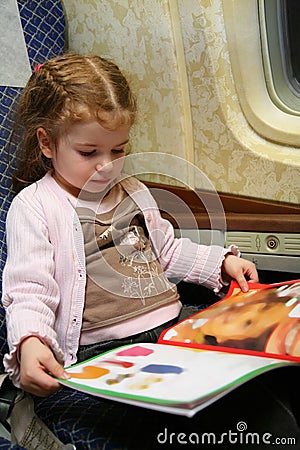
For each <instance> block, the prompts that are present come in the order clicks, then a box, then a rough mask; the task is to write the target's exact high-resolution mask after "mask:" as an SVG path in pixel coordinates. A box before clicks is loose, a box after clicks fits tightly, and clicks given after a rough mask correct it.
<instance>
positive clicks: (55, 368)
mask: <svg viewBox="0 0 300 450" xmlns="http://www.w3.org/2000/svg"><path fill="white" fill-rule="evenodd" d="M45 369H46V370H47V371H48V372H49V373H51V375H53V376H54V377H57V378H64V379H68V378H70V375H69V374H68V372H66V371H65V369H64V368H63V366H62V365H61V364H59V362H58V361H57V360H56V359H55V357H54V355H52V358H49V359H47V363H46V364H45Z"/></svg>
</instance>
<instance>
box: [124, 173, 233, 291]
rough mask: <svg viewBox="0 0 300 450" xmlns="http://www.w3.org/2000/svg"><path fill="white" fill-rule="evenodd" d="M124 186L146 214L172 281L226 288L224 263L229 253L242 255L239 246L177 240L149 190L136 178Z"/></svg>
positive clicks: (216, 288) (147, 222)
mask: <svg viewBox="0 0 300 450" xmlns="http://www.w3.org/2000/svg"><path fill="white" fill-rule="evenodd" d="M122 183H123V186H124V187H125V189H126V190H127V192H128V193H129V194H130V195H131V197H132V198H133V199H134V201H135V202H136V203H137V205H138V206H139V208H140V209H141V211H143V213H144V216H145V220H146V225H147V229H148V232H149V237H150V239H151V242H152V245H153V247H154V251H155V253H156V255H157V257H158V258H159V261H160V264H161V266H162V269H163V270H164V271H165V274H166V276H167V277H168V278H173V279H177V280H184V281H187V282H191V283H196V284H201V285H203V286H206V287H207V288H209V289H211V290H213V291H214V292H216V293H219V292H220V291H221V289H222V288H223V287H224V283H223V280H222V263H223V261H224V258H225V256H226V254H228V253H232V254H234V255H236V256H240V252H239V251H238V249H237V247H236V246H234V245H232V246H230V247H229V248H228V249H225V248H224V247H222V246H220V245H201V244H197V243H195V242H192V241H191V240H190V239H188V238H175V235H174V229H173V226H172V225H171V223H170V222H169V221H168V220H166V219H163V218H162V216H161V214H160V211H159V208H158V206H157V203H156V201H155V199H154V197H153V196H152V194H151V193H150V191H149V189H148V188H147V187H146V186H145V184H143V183H142V182H140V181H139V180H137V179H135V178H134V177H130V178H128V179H126V180H125V182H124V180H123V181H122Z"/></svg>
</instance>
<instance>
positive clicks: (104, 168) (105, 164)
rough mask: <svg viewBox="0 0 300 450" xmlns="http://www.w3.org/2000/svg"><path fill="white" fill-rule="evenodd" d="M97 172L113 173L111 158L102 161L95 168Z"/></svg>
mask: <svg viewBox="0 0 300 450" xmlns="http://www.w3.org/2000/svg"><path fill="white" fill-rule="evenodd" d="M95 169H96V171H97V172H105V173H108V172H111V171H112V169H113V163H112V160H111V159H110V158H105V159H102V160H101V161H98V162H97V164H96V167H95Z"/></svg>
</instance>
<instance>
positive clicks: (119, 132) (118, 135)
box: [62, 119, 130, 145]
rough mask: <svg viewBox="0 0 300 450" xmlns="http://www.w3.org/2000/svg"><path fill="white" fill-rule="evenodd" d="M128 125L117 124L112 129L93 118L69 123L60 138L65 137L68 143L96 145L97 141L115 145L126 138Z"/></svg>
mask: <svg viewBox="0 0 300 450" xmlns="http://www.w3.org/2000/svg"><path fill="white" fill-rule="evenodd" d="M129 131H130V126H128V125H119V126H118V127H115V128H114V129H107V128H104V127H103V126H102V125H101V124H100V123H99V122H97V121H96V120H95V119H94V120H93V119H92V120H89V121H85V122H75V123H73V124H71V125H70V126H69V127H68V129H67V130H66V132H65V133H64V134H63V135H62V139H63V138H66V139H68V140H69V141H70V143H72V144H74V143H81V144H90V145H96V144H99V143H104V144H105V143H111V142H112V143H114V144H115V145H117V144H121V143H124V142H126V141H127V140H128V136H129Z"/></svg>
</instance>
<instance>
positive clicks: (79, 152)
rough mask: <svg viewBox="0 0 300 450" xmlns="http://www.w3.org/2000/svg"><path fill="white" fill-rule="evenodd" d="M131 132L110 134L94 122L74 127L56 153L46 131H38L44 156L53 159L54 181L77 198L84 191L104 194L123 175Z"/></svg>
mask: <svg viewBox="0 0 300 450" xmlns="http://www.w3.org/2000/svg"><path fill="white" fill-rule="evenodd" d="M129 131H130V126H129V125H122V126H120V127H118V128H117V129H115V130H107V129H105V128H103V127H102V126H101V125H100V124H99V123H98V122H97V121H96V120H91V121H88V122H81V123H76V124H74V125H71V127H70V128H69V129H68V131H67V132H66V133H65V134H64V135H63V136H62V137H61V138H60V139H59V141H58V145H57V148H56V149H53V148H52V147H51V144H50V142H49V140H47V134H46V132H45V130H43V129H39V130H38V139H39V142H40V146H41V149H42V152H43V153H44V155H45V156H46V157H47V158H51V159H52V165H53V169H54V173H53V177H54V178H55V179H56V181H57V182H58V183H59V184H60V185H61V186H62V187H63V188H64V189H65V190H66V191H68V192H70V193H71V194H72V195H75V196H76V197H78V195H79V193H80V191H81V190H82V189H83V190H85V191H88V192H101V191H103V190H104V189H105V188H106V187H107V185H108V184H109V183H110V182H112V181H113V180H114V179H115V178H116V177H117V176H118V175H119V174H120V172H121V170H122V167H123V163H124V158H123V157H124V156H125V146H126V144H127V143H128V140H129Z"/></svg>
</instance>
